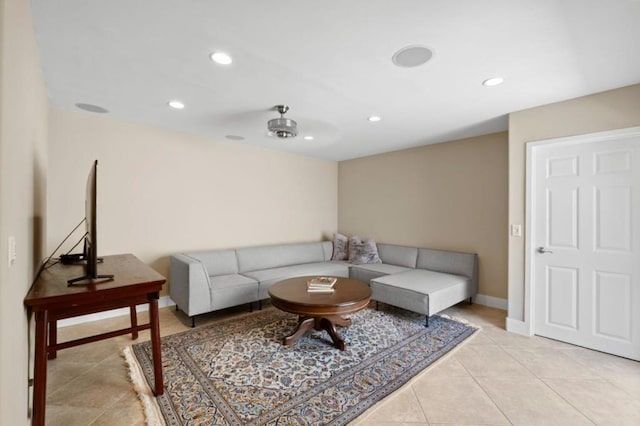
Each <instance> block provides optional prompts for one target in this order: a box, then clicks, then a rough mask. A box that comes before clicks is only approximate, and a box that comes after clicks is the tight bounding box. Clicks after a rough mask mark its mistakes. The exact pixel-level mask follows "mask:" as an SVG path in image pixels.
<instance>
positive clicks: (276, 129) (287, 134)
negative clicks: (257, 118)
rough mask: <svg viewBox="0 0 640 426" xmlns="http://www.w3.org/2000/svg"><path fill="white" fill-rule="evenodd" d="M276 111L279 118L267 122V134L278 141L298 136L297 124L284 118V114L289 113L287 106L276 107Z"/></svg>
mask: <svg viewBox="0 0 640 426" xmlns="http://www.w3.org/2000/svg"><path fill="white" fill-rule="evenodd" d="M276 109H277V110H278V112H279V113H280V118H274V119H271V120H269V121H268V122H267V129H268V130H269V134H271V135H273V136H275V137H277V138H278V139H288V138H295V137H296V136H298V123H296V122H295V120H291V119H289V118H284V114H285V113H286V112H287V111H289V107H288V106H287V105H276Z"/></svg>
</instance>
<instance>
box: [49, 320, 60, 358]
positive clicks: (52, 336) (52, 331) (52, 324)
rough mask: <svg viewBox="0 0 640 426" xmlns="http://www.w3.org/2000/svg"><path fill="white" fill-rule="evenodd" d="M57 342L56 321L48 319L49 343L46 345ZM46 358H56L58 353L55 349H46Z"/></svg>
mask: <svg viewBox="0 0 640 426" xmlns="http://www.w3.org/2000/svg"><path fill="white" fill-rule="evenodd" d="M56 343H58V321H55V320H54V321H49V344H48V345H47V346H55V345H56ZM48 352H49V353H48V355H47V358H48V359H56V357H57V356H58V353H57V352H56V351H48Z"/></svg>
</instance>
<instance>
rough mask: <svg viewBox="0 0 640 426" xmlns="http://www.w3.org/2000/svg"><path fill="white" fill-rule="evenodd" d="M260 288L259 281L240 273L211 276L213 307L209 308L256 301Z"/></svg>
mask: <svg viewBox="0 0 640 426" xmlns="http://www.w3.org/2000/svg"><path fill="white" fill-rule="evenodd" d="M258 288H259V286H258V281H256V280H254V279H252V278H249V277H245V276H242V275H239V274H228V275H218V276H210V277H209V295H210V304H211V308H210V309H209V310H216V309H222V308H227V307H229V306H236V305H242V304H244V303H251V302H255V301H256V300H257V297H258Z"/></svg>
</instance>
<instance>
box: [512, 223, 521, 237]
mask: <svg viewBox="0 0 640 426" xmlns="http://www.w3.org/2000/svg"><path fill="white" fill-rule="evenodd" d="M511 236H512V237H522V225H511Z"/></svg>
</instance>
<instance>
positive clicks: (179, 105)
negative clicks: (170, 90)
mask: <svg viewBox="0 0 640 426" xmlns="http://www.w3.org/2000/svg"><path fill="white" fill-rule="evenodd" d="M167 105H169V106H170V107H171V108H173V109H184V104H183V103H182V102H180V101H169V102H167Z"/></svg>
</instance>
